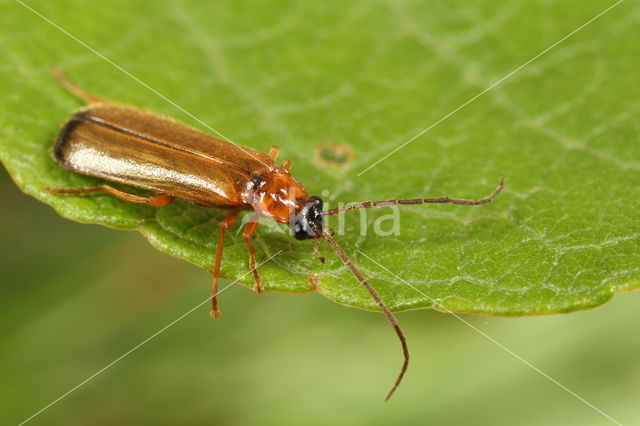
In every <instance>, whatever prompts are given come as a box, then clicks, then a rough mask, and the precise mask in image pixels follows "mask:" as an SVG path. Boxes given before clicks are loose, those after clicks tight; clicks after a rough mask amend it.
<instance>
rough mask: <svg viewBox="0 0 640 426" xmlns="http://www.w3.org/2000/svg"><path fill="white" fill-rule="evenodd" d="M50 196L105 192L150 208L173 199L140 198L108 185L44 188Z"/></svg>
mask: <svg viewBox="0 0 640 426" xmlns="http://www.w3.org/2000/svg"><path fill="white" fill-rule="evenodd" d="M45 189H46V190H48V191H49V192H50V193H52V194H76V195H84V194H91V193H93V192H106V193H107V194H111V195H113V196H114V197H117V198H120V199H121V200H125V201H131V202H133V203H147V204H149V205H150V206H157V207H161V206H166V205H168V204H171V203H172V202H173V197H172V196H170V195H151V196H149V197H140V196H138V195H133V194H129V193H127V192H122V191H120V190H117V189H115V188H114V187H112V186H109V185H102V186H93V187H91V188H45Z"/></svg>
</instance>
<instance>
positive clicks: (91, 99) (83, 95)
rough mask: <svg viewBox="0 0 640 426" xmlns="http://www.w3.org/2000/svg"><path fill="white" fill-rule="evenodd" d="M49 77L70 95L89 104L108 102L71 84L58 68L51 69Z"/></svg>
mask: <svg viewBox="0 0 640 426" xmlns="http://www.w3.org/2000/svg"><path fill="white" fill-rule="evenodd" d="M51 75H52V76H53V78H55V79H56V80H58V82H59V83H60V84H61V85H62V86H63V87H64V88H65V89H67V90H68V91H69V92H70V93H71V94H72V95H74V96H76V97H78V98H80V99H82V100H84V101H85V102H87V103H89V104H95V103H103V102H108V101H107V100H106V99H105V98H102V97H100V96H98V95H94V94H93V93H89V92H86V91H85V90H84V89H83V88H81V87H80V86H78V85H76V84H75V83H73V82H72V81H71V80H69V79H68V78H67V76H66V75H64V73H63V72H62V70H61V69H60V68H58V67H55V68H53V69H51Z"/></svg>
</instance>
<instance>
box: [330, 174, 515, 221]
mask: <svg viewBox="0 0 640 426" xmlns="http://www.w3.org/2000/svg"><path fill="white" fill-rule="evenodd" d="M502 188H504V178H501V179H500V183H499V184H498V187H497V188H496V189H495V190H494V191H493V193H492V194H491V195H489V196H488V197H486V198H481V199H479V200H467V199H464V198H451V197H436V198H408V199H404V200H398V199H391V200H381V201H361V202H359V203H355V204H349V205H346V206H344V207H338V208H335V209H333V210H328V211H325V212H322V214H323V215H327V216H333V215H337V214H340V213H344V212H347V211H349V210H356V209H370V208H371V207H387V206H397V205H398V204H458V205H461V206H478V205H481V204H488V203H490V202H492V201H493V200H494V199H495V198H496V197H497V196H498V194H499V193H500V191H502Z"/></svg>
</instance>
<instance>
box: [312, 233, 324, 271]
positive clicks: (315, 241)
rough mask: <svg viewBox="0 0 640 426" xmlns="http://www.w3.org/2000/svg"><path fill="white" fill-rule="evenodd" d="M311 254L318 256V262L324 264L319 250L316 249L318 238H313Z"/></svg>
mask: <svg viewBox="0 0 640 426" xmlns="http://www.w3.org/2000/svg"><path fill="white" fill-rule="evenodd" d="M313 254H315V256H316V257H317V258H318V260H319V261H320V262H322V264H323V265H324V261H325V258H324V256H323V255H321V254H320V250H319V249H318V239H317V238H316V239H315V240H313Z"/></svg>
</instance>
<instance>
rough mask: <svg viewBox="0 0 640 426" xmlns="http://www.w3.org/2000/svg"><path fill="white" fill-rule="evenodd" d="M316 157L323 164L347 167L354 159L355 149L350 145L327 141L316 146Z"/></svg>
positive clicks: (341, 167) (340, 167)
mask: <svg viewBox="0 0 640 426" xmlns="http://www.w3.org/2000/svg"><path fill="white" fill-rule="evenodd" d="M315 158H316V161H317V162H318V163H320V164H321V165H323V166H329V167H333V168H336V169H346V168H347V167H349V165H350V164H351V162H352V161H353V150H352V149H351V147H350V146H348V145H343V144H336V143H331V142H327V143H325V144H324V145H322V146H320V147H318V148H316V150H315Z"/></svg>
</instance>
